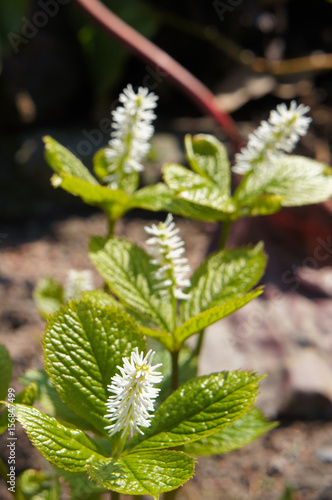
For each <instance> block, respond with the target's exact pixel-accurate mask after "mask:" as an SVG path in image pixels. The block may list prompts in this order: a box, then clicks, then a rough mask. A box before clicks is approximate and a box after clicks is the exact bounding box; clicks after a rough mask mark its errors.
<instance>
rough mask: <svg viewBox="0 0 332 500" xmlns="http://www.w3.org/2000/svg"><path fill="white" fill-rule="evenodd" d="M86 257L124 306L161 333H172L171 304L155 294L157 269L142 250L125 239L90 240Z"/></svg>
mask: <svg viewBox="0 0 332 500" xmlns="http://www.w3.org/2000/svg"><path fill="white" fill-rule="evenodd" d="M89 255H90V258H91V260H92V262H93V263H94V265H95V266H96V268H97V269H98V271H99V273H100V274H101V275H102V277H103V278H104V280H105V281H106V282H107V284H108V286H109V288H110V289H111V290H112V292H113V293H114V294H115V295H116V296H117V297H118V298H119V299H120V300H121V302H122V303H123V304H125V305H126V306H128V307H129V308H130V309H132V310H133V311H134V312H136V313H137V314H138V315H139V316H141V317H143V319H145V320H148V321H150V322H152V323H153V324H155V325H156V326H157V327H159V328H160V329H161V330H166V331H172V328H173V321H174V319H173V313H172V308H171V304H170V302H169V301H167V300H163V299H161V298H160V297H159V295H158V294H157V293H156V284H157V282H156V280H155V278H154V272H155V271H156V266H155V265H154V264H152V262H151V257H150V256H149V255H148V254H147V253H146V252H145V251H144V250H143V249H142V248H140V247H139V246H138V245H135V244H134V243H132V242H131V241H129V240H125V239H118V238H117V239H115V238H114V239H110V240H104V239H103V238H92V240H91V244H90V252H89Z"/></svg>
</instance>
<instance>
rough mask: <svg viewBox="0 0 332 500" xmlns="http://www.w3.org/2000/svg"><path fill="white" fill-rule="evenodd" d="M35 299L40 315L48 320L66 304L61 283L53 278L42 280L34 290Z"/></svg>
mask: <svg viewBox="0 0 332 500" xmlns="http://www.w3.org/2000/svg"><path fill="white" fill-rule="evenodd" d="M33 298H34V301H35V304H36V307H37V309H38V312H39V314H40V315H41V316H42V317H43V318H44V319H47V318H48V316H49V315H50V314H53V313H55V311H57V310H58V309H59V308H60V306H61V305H62V304H63V303H64V301H65V299H64V291H63V286H62V285H61V283H58V282H57V281H55V280H53V279H52V278H43V279H42V280H40V281H39V282H38V284H37V286H36V288H35V290H34V293H33Z"/></svg>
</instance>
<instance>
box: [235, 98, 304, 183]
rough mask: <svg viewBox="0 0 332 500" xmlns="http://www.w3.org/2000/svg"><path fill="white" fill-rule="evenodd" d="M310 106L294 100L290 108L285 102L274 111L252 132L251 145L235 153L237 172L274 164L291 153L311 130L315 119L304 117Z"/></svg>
mask: <svg viewBox="0 0 332 500" xmlns="http://www.w3.org/2000/svg"><path fill="white" fill-rule="evenodd" d="M309 111H310V107H309V106H305V105H304V104H300V105H297V103H296V102H295V101H292V102H291V104H290V107H289V109H288V108H287V106H286V104H285V103H282V104H279V105H278V106H277V109H276V110H273V111H271V113H270V116H269V119H268V121H262V122H261V124H260V126H259V127H258V128H257V129H256V130H255V131H254V132H253V133H252V134H250V135H249V139H248V144H247V146H246V147H244V148H242V149H241V151H240V153H237V154H236V155H235V165H234V167H233V169H232V170H233V171H234V172H236V173H237V174H245V173H247V172H250V171H251V170H253V169H254V168H255V167H257V166H260V165H264V166H266V165H271V164H272V165H273V163H274V162H276V161H278V158H280V154H282V152H286V153H291V152H292V151H293V149H294V148H295V146H296V144H297V142H298V140H299V139H300V136H303V135H305V134H306V133H307V131H308V128H309V125H310V122H311V118H309V117H308V116H304V115H305V114H306V113H308V112H309Z"/></svg>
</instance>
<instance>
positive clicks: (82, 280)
mask: <svg viewBox="0 0 332 500" xmlns="http://www.w3.org/2000/svg"><path fill="white" fill-rule="evenodd" d="M93 288H94V287H93V278H92V272H91V271H90V270H89V269H83V270H82V271H77V270H76V269H70V270H69V271H68V274H67V281H66V284H65V287H64V292H65V299H66V300H69V299H79V297H80V295H81V293H82V292H87V291H88V290H93Z"/></svg>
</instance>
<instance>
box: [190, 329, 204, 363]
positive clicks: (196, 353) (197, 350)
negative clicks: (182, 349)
mask: <svg viewBox="0 0 332 500" xmlns="http://www.w3.org/2000/svg"><path fill="white" fill-rule="evenodd" d="M204 333H205V329H204V330H201V331H200V332H199V334H198V339H197V344H196V347H195V350H194V351H193V357H194V356H199V355H200V352H201V349H202V345H203V338H204Z"/></svg>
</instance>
